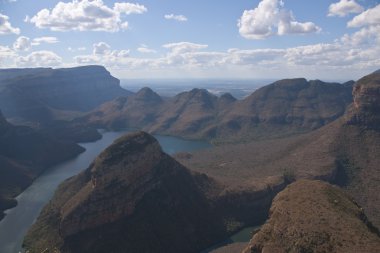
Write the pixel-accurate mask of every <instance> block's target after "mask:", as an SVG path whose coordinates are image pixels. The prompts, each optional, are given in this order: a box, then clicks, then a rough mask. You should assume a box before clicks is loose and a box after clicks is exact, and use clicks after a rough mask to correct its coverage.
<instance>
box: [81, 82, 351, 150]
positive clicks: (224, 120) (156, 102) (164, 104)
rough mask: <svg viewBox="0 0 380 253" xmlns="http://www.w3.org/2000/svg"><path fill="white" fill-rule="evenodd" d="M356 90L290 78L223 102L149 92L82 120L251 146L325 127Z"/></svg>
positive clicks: (196, 94)
mask: <svg viewBox="0 0 380 253" xmlns="http://www.w3.org/2000/svg"><path fill="white" fill-rule="evenodd" d="M148 91H149V92H148ZM351 91H352V83H351V82H349V83H346V84H338V83H324V82H322V81H319V80H315V81H307V80H305V79H286V80H281V81H278V82H275V83H273V84H270V85H268V86H265V87H263V88H261V89H259V90H257V91H255V92H254V93H253V94H252V95H251V96H249V97H247V98H245V99H244V100H240V101H238V100H236V99H235V98H234V97H232V96H231V95H230V94H224V95H222V96H221V97H217V96H215V95H213V94H211V93H209V92H208V91H207V90H204V89H193V90H191V91H187V92H182V93H180V94H178V95H177V96H175V97H172V98H167V99H162V98H159V96H158V95H157V94H156V93H154V92H153V91H151V90H150V89H148V88H144V89H143V90H141V91H140V92H138V94H136V95H134V96H130V97H128V98H118V99H116V100H114V101H111V102H108V103H106V104H105V105H102V106H100V107H99V108H97V109H95V110H94V111H93V112H91V113H89V114H88V115H86V116H84V117H82V118H79V119H78V121H79V122H83V123H86V124H90V125H95V126H98V127H106V128H123V127H134V128H140V129H144V130H145V131H148V132H152V133H163V134H172V135H179V136H183V137H187V138H207V139H213V140H217V141H220V142H228V141H241V140H243V139H244V140H245V141H247V140H249V139H260V138H268V137H278V136H284V135H289V134H294V133H300V132H308V131H311V130H313V129H316V128H319V127H321V126H323V125H325V124H327V123H329V122H331V121H333V120H335V119H337V118H338V117H340V116H342V115H343V114H344V112H345V110H346V108H347V106H348V105H349V104H350V103H351V102H352V92H351ZM146 93H148V95H147V94H146ZM144 94H145V95H144ZM149 94H150V95H149ZM153 94H154V95H153ZM142 95H144V96H142ZM133 100H138V103H136V102H133V103H132V102H131V101H133ZM121 101H123V105H122V106H121V105H120V102H121ZM111 108H112V109H111Z"/></svg>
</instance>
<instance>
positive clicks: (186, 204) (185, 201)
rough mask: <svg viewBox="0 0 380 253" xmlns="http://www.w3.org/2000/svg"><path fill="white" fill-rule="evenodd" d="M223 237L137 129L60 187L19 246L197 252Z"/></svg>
mask: <svg viewBox="0 0 380 253" xmlns="http://www.w3.org/2000/svg"><path fill="white" fill-rule="evenodd" d="M224 235H225V230H224V226H223V223H222V222H220V220H219V218H218V216H217V215H215V214H214V213H212V212H211V207H210V204H209V203H208V201H207V199H206V197H205V195H204V193H203V192H202V191H201V189H200V187H199V186H198V183H197V180H196V178H195V177H194V176H193V175H192V174H191V173H190V172H189V171H188V170H187V169H186V168H184V167H183V166H182V165H180V164H179V163H178V162H176V161H175V160H173V159H172V158H171V157H169V156H168V155H166V154H165V153H163V152H162V150H161V148H160V146H159V144H158V143H157V141H156V140H155V139H154V138H153V137H151V136H150V135H148V134H146V133H143V132H140V133H136V134H132V135H127V136H125V137H122V138H120V139H118V140H117V141H115V142H114V144H113V145H111V146H110V147H109V148H107V149H106V150H105V151H103V152H102V153H101V154H100V155H99V156H98V158H96V159H95V161H94V162H93V163H92V165H91V166H90V167H89V168H88V169H87V170H86V171H84V172H83V173H82V174H80V175H78V176H76V177H74V178H71V179H69V180H68V181H66V182H65V183H64V184H63V185H61V186H60V188H59V189H58V191H57V192H56V194H55V197H54V198H53V200H52V201H51V203H50V204H48V206H46V207H45V208H44V210H43V212H42V214H41V216H40V217H39V219H38V220H37V222H36V224H35V225H34V226H33V227H32V228H31V230H30V232H29V234H28V236H27V237H26V239H25V245H26V248H28V249H29V250H31V252H40V250H43V249H45V248H49V249H53V248H58V249H59V250H60V252H83V253H84V252H108V251H109V249H112V251H113V252H125V251H126V250H127V251H128V252H199V251H200V250H202V249H204V248H206V247H207V246H209V245H210V244H212V243H213V242H215V241H217V240H219V239H222V238H223V236H224ZM99 238H102V239H101V240H99Z"/></svg>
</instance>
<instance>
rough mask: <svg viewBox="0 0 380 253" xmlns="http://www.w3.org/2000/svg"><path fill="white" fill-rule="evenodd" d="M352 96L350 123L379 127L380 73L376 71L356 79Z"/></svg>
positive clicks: (373, 127)
mask: <svg viewBox="0 0 380 253" xmlns="http://www.w3.org/2000/svg"><path fill="white" fill-rule="evenodd" d="M353 96H354V104H353V108H352V114H353V115H352V118H351V120H350V123H351V124H353V125H362V126H366V127H367V128H372V129H380V73H379V72H378V71H377V72H374V73H372V74H370V75H368V76H365V77H363V78H361V79H360V80H358V81H357V82H356V84H355V86H354V90H353Z"/></svg>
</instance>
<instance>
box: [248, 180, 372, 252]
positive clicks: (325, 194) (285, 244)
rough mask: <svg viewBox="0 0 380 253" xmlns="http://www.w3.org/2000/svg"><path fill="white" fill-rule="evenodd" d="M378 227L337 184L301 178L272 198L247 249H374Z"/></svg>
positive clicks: (368, 250)
mask: <svg viewBox="0 0 380 253" xmlns="http://www.w3.org/2000/svg"><path fill="white" fill-rule="evenodd" d="M379 249H380V237H379V231H378V230H377V229H376V228H374V227H373V226H372V224H371V223H369V222H368V219H367V217H366V216H365V214H364V213H363V209H362V208H361V207H360V206H358V205H357V204H356V203H355V202H354V201H353V200H352V199H351V198H350V197H349V196H348V195H347V194H345V193H344V192H343V191H342V190H341V189H339V188H338V187H336V186H331V185H329V184H327V183H324V182H321V181H310V180H300V181H298V182H296V183H293V184H291V185H290V186H288V187H287V188H286V189H285V190H284V191H282V192H281V193H279V194H278V195H277V196H276V197H275V199H274V200H273V204H272V207H271V209H270V218H269V220H268V221H267V222H266V223H265V225H264V226H263V227H262V228H261V229H260V231H259V232H258V233H257V234H255V235H254V236H253V238H252V240H251V242H250V243H249V246H248V247H247V249H246V250H245V251H244V253H262V252H266V253H285V252H310V253H313V252H315V253H316V252H335V253H340V252H341V253H356V252H361V253H375V252H378V251H379Z"/></svg>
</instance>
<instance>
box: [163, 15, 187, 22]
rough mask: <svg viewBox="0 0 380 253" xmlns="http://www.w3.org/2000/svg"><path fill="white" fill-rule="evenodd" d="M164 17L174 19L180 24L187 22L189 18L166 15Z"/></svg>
mask: <svg viewBox="0 0 380 253" xmlns="http://www.w3.org/2000/svg"><path fill="white" fill-rule="evenodd" d="M164 17H165V19H173V20H176V21H179V22H185V21H187V17H185V16H184V15H174V14H166V15H165V16H164Z"/></svg>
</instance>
